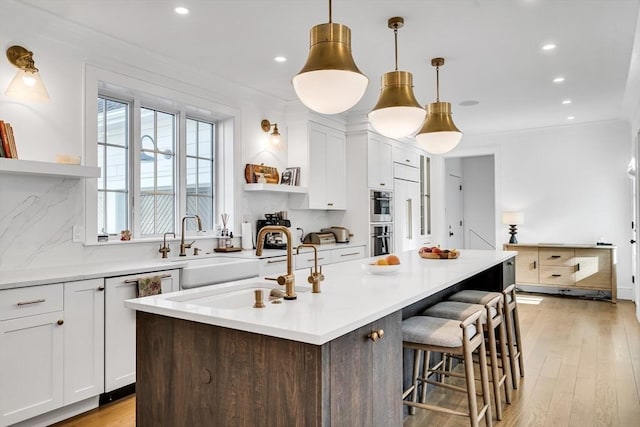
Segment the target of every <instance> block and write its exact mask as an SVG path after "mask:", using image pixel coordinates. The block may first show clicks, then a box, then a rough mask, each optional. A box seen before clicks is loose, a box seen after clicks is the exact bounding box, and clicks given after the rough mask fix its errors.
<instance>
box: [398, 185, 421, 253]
mask: <svg viewBox="0 0 640 427" xmlns="http://www.w3.org/2000/svg"><path fill="white" fill-rule="evenodd" d="M393 182H394V183H393V188H394V197H393V201H394V225H395V227H394V233H395V239H394V240H395V250H396V251H398V252H400V251H406V250H410V249H416V248H417V247H418V246H419V245H420V242H421V236H420V184H418V183H417V182H412V181H405V180H402V179H394V180H393Z"/></svg>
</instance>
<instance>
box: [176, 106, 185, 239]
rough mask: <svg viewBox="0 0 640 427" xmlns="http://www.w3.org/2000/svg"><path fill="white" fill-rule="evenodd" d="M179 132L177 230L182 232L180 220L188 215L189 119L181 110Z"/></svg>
mask: <svg viewBox="0 0 640 427" xmlns="http://www.w3.org/2000/svg"><path fill="white" fill-rule="evenodd" d="M177 117H178V132H177V133H176V134H177V138H178V140H177V142H176V177H177V182H176V188H175V191H176V195H177V199H178V203H177V207H178V212H177V215H176V230H180V224H179V222H180V219H181V218H182V217H184V216H185V215H186V214H187V118H186V113H185V112H184V111H183V110H181V111H179V112H178V114H177Z"/></svg>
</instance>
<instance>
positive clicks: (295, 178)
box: [283, 167, 300, 185]
mask: <svg viewBox="0 0 640 427" xmlns="http://www.w3.org/2000/svg"><path fill="white" fill-rule="evenodd" d="M285 172H290V173H291V180H290V183H289V185H300V168H299V167H294V168H287V169H286V170H285ZM283 174H284V172H283Z"/></svg>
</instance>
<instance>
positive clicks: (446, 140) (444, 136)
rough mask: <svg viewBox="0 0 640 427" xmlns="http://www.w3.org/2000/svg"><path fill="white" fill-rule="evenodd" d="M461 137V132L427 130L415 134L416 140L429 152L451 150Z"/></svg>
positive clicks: (442, 152)
mask: <svg viewBox="0 0 640 427" xmlns="http://www.w3.org/2000/svg"><path fill="white" fill-rule="evenodd" d="M461 139H462V132H450V131H443V132H429V133H420V134H418V135H416V142H417V143H418V145H419V146H420V147H422V148H423V149H424V150H426V151H427V152H429V153H431V154H444V153H447V152H449V151H451V150H453V149H454V148H455V147H456V146H457V145H458V143H459V142H460V140H461Z"/></svg>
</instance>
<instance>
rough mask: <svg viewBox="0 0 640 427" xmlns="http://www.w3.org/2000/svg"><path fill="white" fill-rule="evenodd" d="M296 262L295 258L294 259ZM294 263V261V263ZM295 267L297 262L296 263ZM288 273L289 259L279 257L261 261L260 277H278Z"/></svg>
mask: <svg viewBox="0 0 640 427" xmlns="http://www.w3.org/2000/svg"><path fill="white" fill-rule="evenodd" d="M294 260H295V257H294ZM292 262H293V261H292ZM294 265H295V262H294ZM286 273H287V257H286V256H278V257H271V258H265V259H261V260H260V269H259V272H258V275H259V276H260V277H277V276H280V275H282V274H286Z"/></svg>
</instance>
